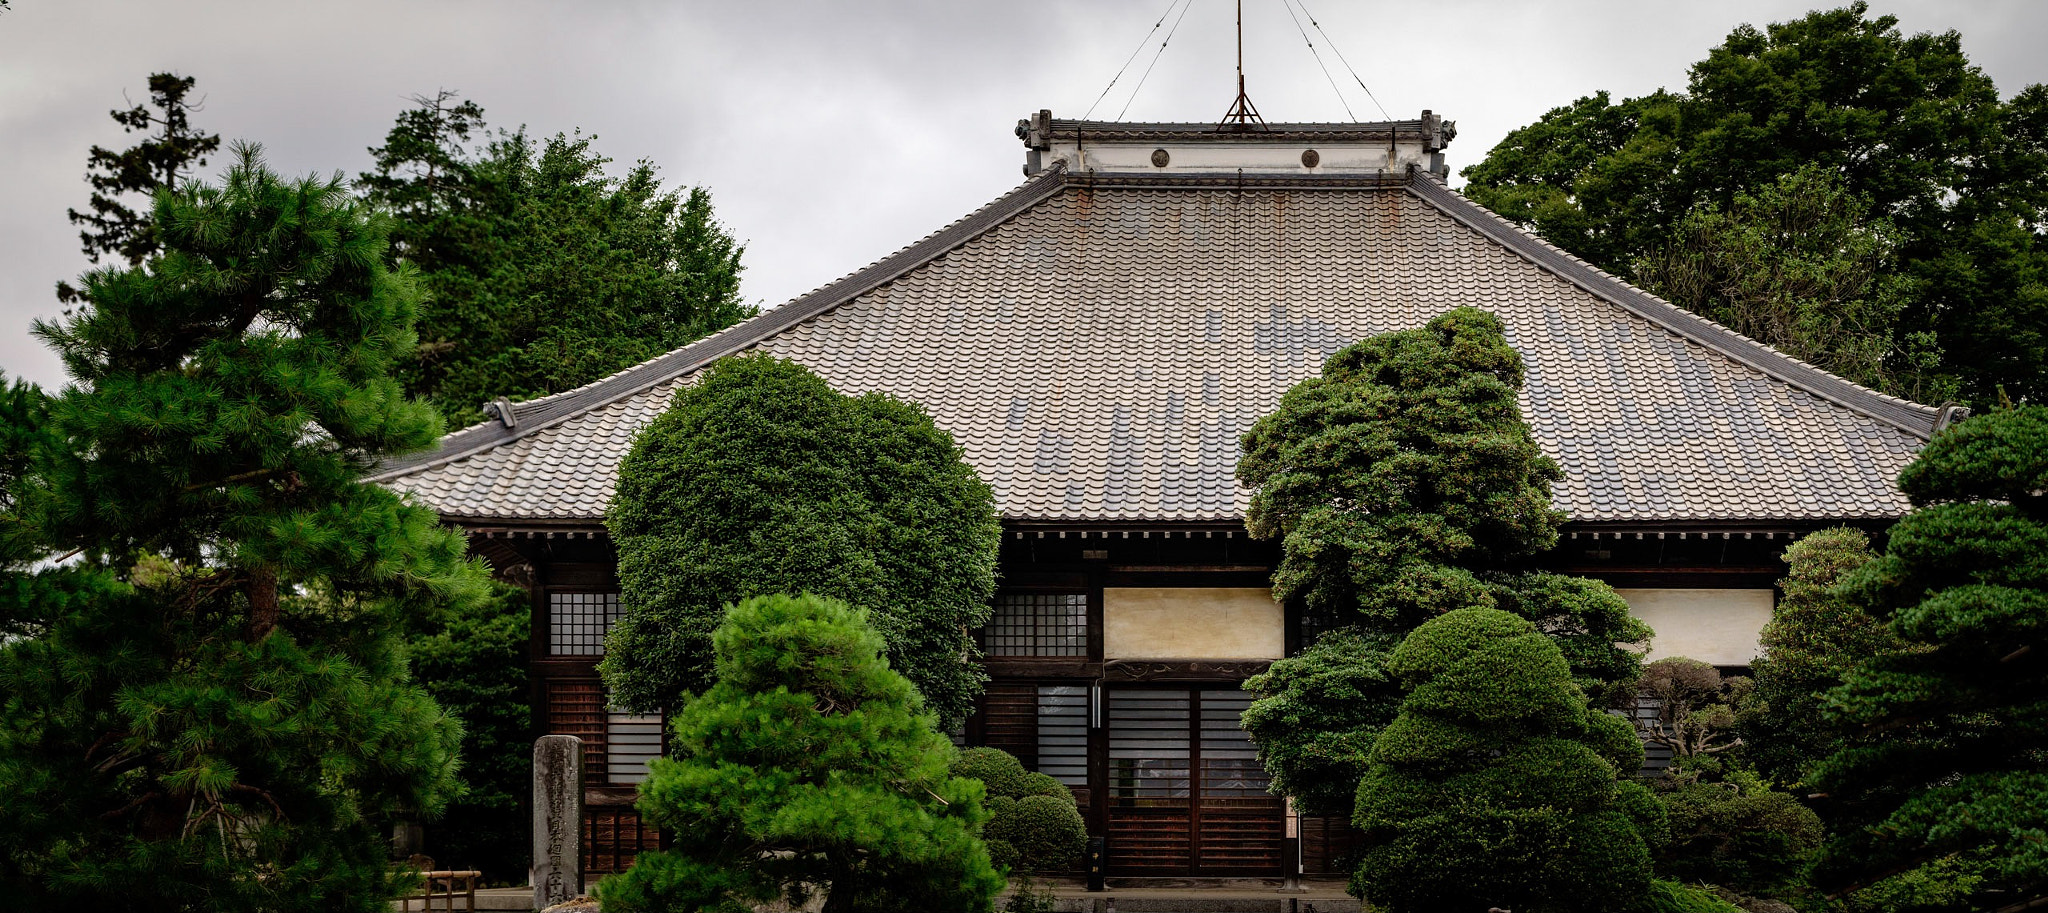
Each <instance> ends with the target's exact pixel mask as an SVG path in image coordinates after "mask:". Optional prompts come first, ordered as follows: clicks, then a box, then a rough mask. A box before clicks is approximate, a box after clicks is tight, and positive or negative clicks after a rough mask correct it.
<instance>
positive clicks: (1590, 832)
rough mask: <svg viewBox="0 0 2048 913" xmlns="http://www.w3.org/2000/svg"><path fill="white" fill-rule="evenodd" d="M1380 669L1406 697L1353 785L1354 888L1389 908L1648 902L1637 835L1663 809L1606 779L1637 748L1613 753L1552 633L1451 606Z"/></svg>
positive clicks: (1599, 716) (1646, 871)
mask: <svg viewBox="0 0 2048 913" xmlns="http://www.w3.org/2000/svg"><path fill="white" fill-rule="evenodd" d="M1387 667H1388V669H1390V670H1391V671H1392V672H1393V673H1394V674H1395V675H1396V676H1398V677H1399V678H1400V680H1401V682H1402V683H1403V684H1404V685H1407V686H1408V687H1409V688H1410V689H1411V690H1410V692H1409V695H1408V698H1407V700H1405V701H1404V702H1403V703H1402V705H1401V713H1400V716H1398V717H1396V718H1395V719H1394V721H1393V722H1392V723H1391V724H1389V725H1388V726H1387V727H1386V729H1385V730H1383V731H1382V732H1381V733H1380V736H1379V739H1378V740H1377V741H1376V742H1375V743H1374V746H1373V754H1372V763H1371V766H1370V767H1369V768H1368V769H1367V772H1366V775H1365V779H1364V780H1363V781H1361V782H1360V784H1359V787H1358V795H1357V802H1356V807H1357V812H1356V815H1355V818H1354V820H1355V821H1356V823H1357V824H1358V826H1359V827H1360V828H1361V829H1362V830H1363V831H1364V834H1365V839H1364V855H1363V860H1362V865H1361V866H1360V867H1359V869H1358V872H1357V874H1356V875H1355V876H1354V877H1353V880H1352V889H1353V891H1354V892H1355V893H1358V894H1359V895H1360V896H1363V897H1365V898H1366V899H1368V900H1370V901H1371V902H1372V903H1373V905H1374V907H1375V908H1376V909H1383V910H1387V911H1390V913H1422V911H1432V913H1433V911H1438V910H1468V909H1469V910H1483V909H1487V908H1489V907H1504V908H1507V909H1512V910H1515V911H1517V913H1567V911H1573V913H1575V911H1580V910H1602V911H1613V913H1620V911H1630V910H1641V909H1643V908H1644V907H1645V906H1646V904H1647V903H1648V901H1647V900H1646V897H1647V895H1648V892H1649V891H1650V859H1649V850H1648V847H1647V845H1646V842H1645V839H1644V833H1645V832H1650V833H1653V834H1654V833H1655V832H1656V831H1657V830H1658V829H1659V825H1660V824H1661V821H1660V820H1659V819H1660V818H1661V815H1660V814H1659V813H1658V812H1659V810H1658V809H1657V808H1656V805H1655V803H1654V802H1644V801H1643V799H1644V796H1643V795H1642V794H1641V792H1640V790H1639V789H1636V788H1626V787H1625V786H1624V785H1623V784H1621V783H1620V782H1619V781H1618V780H1617V770H1618V769H1628V770H1631V771H1632V770H1634V769H1635V767H1636V766H1639V765H1640V764H1641V760H1642V754H1641V751H1642V749H1641V747H1640V746H1637V747H1635V748H1634V750H1633V752H1632V753H1631V752H1624V751H1622V750H1621V749H1620V746H1618V744H1617V743H1616V740H1615V739H1614V738H1612V736H1613V727H1612V725H1611V724H1610V723H1609V722H1608V721H1607V720H1608V717H1607V715H1606V714H1605V713H1603V712H1601V711H1599V710H1597V709H1594V708H1591V707H1589V706H1587V703H1586V697H1585V694H1584V692H1582V691H1581V690H1580V689H1579V687H1578V685H1576V684H1575V683H1574V682H1573V680H1572V674H1571V669H1570V668H1569V666H1568V665H1567V664H1566V662H1565V659H1564V656H1563V655H1562V653H1561V652H1560V651H1559V649H1558V647H1557V645H1556V644H1555V643H1553V642H1552V641H1551V640H1550V638H1548V637H1546V636H1544V635H1543V634H1541V633H1538V632H1537V630H1536V627H1535V625H1533V624H1531V623H1530V622H1529V621H1528V620H1527V619H1524V618H1519V617H1517V616H1514V615H1510V614H1508V613H1506V612H1503V611H1500V610H1498V609H1482V608H1468V609H1458V610H1456V611H1452V612H1447V613H1445V614H1443V615H1441V616H1438V617H1437V618H1436V619H1434V620H1432V621H1429V622H1427V623H1425V624H1423V625H1422V626H1421V627H1419V628H1417V629H1416V630H1415V632H1414V633H1413V634H1411V635H1409V637H1408V638H1407V639H1406V640H1405V641H1403V642H1402V644H1401V645H1400V646H1399V647H1396V648H1395V649H1394V652H1393V654H1392V655H1391V656H1390V657H1389V658H1388V662H1387ZM1610 755H1625V756H1622V757H1610ZM1617 761H1621V762H1625V763H1624V764H1621V765H1617V763H1616V762H1617Z"/></svg>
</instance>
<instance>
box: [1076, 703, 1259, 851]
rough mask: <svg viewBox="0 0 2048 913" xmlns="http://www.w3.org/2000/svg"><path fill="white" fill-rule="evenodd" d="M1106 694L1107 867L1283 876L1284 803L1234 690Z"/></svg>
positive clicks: (1245, 704) (1105, 793)
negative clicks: (1271, 786) (1272, 789)
mask: <svg viewBox="0 0 2048 913" xmlns="http://www.w3.org/2000/svg"><path fill="white" fill-rule="evenodd" d="M1105 698H1106V704H1107V707H1106V710H1107V711H1108V712H1107V713H1106V717H1107V718H1106V720H1105V723H1106V724H1107V726H1106V728H1107V730H1108V732H1107V736H1108V742H1109V745H1108V772H1107V773H1108V781H1107V783H1106V784H1105V786H1106V787H1107V788H1106V789H1105V790H1104V791H1103V792H1104V799H1105V800H1106V801H1105V805H1106V808H1105V809H1104V811H1105V818H1106V833H1105V836H1106V837H1107V838H1108V839H1107V841H1106V846H1105V849H1106V852H1107V858H1106V859H1105V860H1104V861H1105V863H1106V871H1107V874H1108V875H1110V876H1112V877H1162V876H1163V877H1174V876H1186V877H1204V876H1212V877H1262V876H1263V877H1271V876H1276V875H1280V874H1283V873H1284V863H1285V861H1286V860H1285V857H1284V853H1283V851H1284V849H1285V846H1286V841H1285V834H1286V818H1285V807H1284V805H1283V804H1282V802H1281V800H1280V799H1279V797H1277V796H1274V795H1272V794H1270V793H1268V792H1267V791H1266V785H1267V783H1268V777H1267V775H1266V772H1265V770H1264V768H1262V767H1260V765H1259V759H1258V752H1257V751H1256V750H1255V749H1254V748H1253V746H1252V742H1251V737H1250V736H1249V735H1247V734H1246V733H1245V731H1244V729H1243V728H1242V727H1241V726H1240V725H1239V724H1238V719H1239V717H1240V716H1241V715H1242V714H1243V713H1244V709H1245V707H1246V706H1248V705H1250V703H1251V696H1250V695H1248V694H1246V693H1244V692H1242V691H1239V690H1236V689H1234V688H1223V687H1213V686H1212V687H1203V686H1184V687H1167V686H1160V685H1145V686H1132V687H1112V688H1111V689H1109V691H1108V692H1107V694H1106V695H1105Z"/></svg>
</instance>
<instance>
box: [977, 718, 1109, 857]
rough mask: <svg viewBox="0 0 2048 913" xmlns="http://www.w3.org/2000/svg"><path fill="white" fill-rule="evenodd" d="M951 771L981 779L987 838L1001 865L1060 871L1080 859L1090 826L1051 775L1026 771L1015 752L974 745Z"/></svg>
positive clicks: (1069, 792)
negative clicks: (983, 792) (1083, 820)
mask: <svg viewBox="0 0 2048 913" xmlns="http://www.w3.org/2000/svg"><path fill="white" fill-rule="evenodd" d="M952 774H953V776H955V777H967V778H971V779H975V780H980V781H981V783H982V785H983V786H984V787H985V788H986V790H987V796H988V798H987V799H986V800H984V801H983V803H982V806H983V808H985V809H986V810H987V811H988V819H989V820H988V825H987V826H986V827H985V828H983V830H982V839H983V840H984V841H985V842H987V843H988V847H989V858H990V859H991V860H993V861H994V862H995V864H996V866H997V867H998V868H1008V869H1013V870H1017V871H1028V872H1058V871H1064V870H1066V869H1070V868H1072V867H1073V866H1074V865H1075V864H1076V863H1078V862H1079V861H1080V858H1081V850H1082V848H1083V847H1085V846H1086V845H1087V842H1088V827H1087V825H1086V824H1085V823H1084V822H1082V820H1081V812H1080V809H1078V808H1077V807H1076V806H1075V804H1074V793H1073V791H1072V790H1070V789H1068V788H1067V787H1066V784H1063V783H1061V782H1060V781H1058V780H1056V779H1053V778H1052V777H1051V776H1050V775H1047V774H1043V773H1039V772H1037V771H1027V770H1025V769H1024V764H1023V762H1021V761H1018V760H1017V758H1016V756H1015V755H1012V754H1010V753H1009V752H1007V751H1003V750H1001V749H998V748H986V747H983V748H969V749H967V750H966V751H962V752H960V756H959V758H957V759H956V760H954V762H953V768H952Z"/></svg>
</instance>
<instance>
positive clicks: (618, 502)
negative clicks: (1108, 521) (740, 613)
mask: <svg viewBox="0 0 2048 913" xmlns="http://www.w3.org/2000/svg"><path fill="white" fill-rule="evenodd" d="M605 525H606V527H607V528H608V529H610V530H611V534H612V541H614V542H616V543H618V549H619V584H620V602H621V608H622V609H623V612H622V614H621V616H620V618H619V620H618V623H617V624H616V625H615V626H614V627H613V629H612V633H611V635H610V638H609V639H608V640H607V642H606V644H605V658H604V660H603V662H602V664H601V665H600V666H599V669H600V670H601V671H602V672H603V673H604V678H605V683H606V685H608V686H609V687H610V689H611V695H612V700H614V701H616V702H618V703H619V704H620V705H622V706H628V707H634V708H640V709H647V710H655V709H667V708H672V707H675V706H678V705H679V704H680V703H681V701H682V699H683V697H684V696H685V695H687V694H688V693H690V692H693V691H698V690H701V689H703V688H704V687H705V686H706V684H708V679H709V673H710V672H711V666H712V663H711V657H712V650H711V632H712V631H713V630H714V629H715V628H717V627H718V625H719V624H720V623H722V622H723V621H724V619H725V610H726V607H727V606H728V605H730V604H731V602H732V600H734V599H736V598H744V597H748V596H764V595H768V594H771V593H815V594H817V595H820V596H829V597H831V598H834V599H840V600H844V601H846V602H847V603H849V604H851V605H853V606H855V607H857V608H860V609H862V610H864V611H866V612H867V613H868V616H869V620H870V621H871V622H872V623H873V624H874V625H875V627H876V628H877V629H879V630H880V631H881V634H882V638H883V640H884V642H886V643H887V644H888V650H889V663H890V666H891V667H892V668H894V669H896V670H897V671H899V672H901V673H902V674H903V676H904V677H905V678H908V679H910V681H911V683H912V684H913V685H916V686H917V690H918V692H919V693H920V694H922V695H923V697H924V701H925V706H926V707H927V708H929V709H930V710H931V711H932V712H933V713H935V714H937V715H938V717H939V719H940V720H942V721H944V722H945V724H946V725H947V726H949V727H950V726H952V725H954V724H957V723H959V722H961V721H963V720H965V719H966V718H967V714H968V713H970V712H972V711H973V709H974V699H975V698H976V697H977V696H979V695H980V693H981V687H982V682H983V681H984V680H985V675H984V673H983V672H982V670H981V668H980V664H979V663H976V662H973V661H972V657H973V656H974V655H975V646H974V641H973V638H972V637H971V636H969V634H968V631H970V630H972V629H974V628H978V627H980V626H982V625H983V624H985V623H987V621H988V612H989V598H990V597H991V596H992V595H994V593H995V572H996V547H997V545H998V544H999V540H1000V537H1001V535H1002V528H1001V526H1000V523H999V521H998V519H997V516H996V510H995V495H994V494H993V493H992V492H991V491H990V490H989V487H988V485H987V484H986V483H984V482H982V480H981V478H980V476H978V475H976V474H975V472H974V467H972V466H969V465H968V464H967V461H966V459H965V457H964V456H963V455H962V453H961V450H960V447H959V445H958V444H956V443H954V441H953V437H952V435H950V434H947V433H946V432H945V431H944V430H942V429H940V428H939V427H938V426H937V425H934V424H932V420H931V416H929V415H926V414H925V412H924V410H923V409H921V408H919V407H918V406H915V405H912V404H910V403H906V402H903V401H902V400H898V399H895V398H893V397H889V396H884V395H880V394H870V395H867V396H862V397H849V396H846V395H844V394H841V393H839V392H837V391H835V390H833V389H832V388H831V387H830V386H828V385H826V383H825V381H824V379H823V378H820V377H819V376H818V375H816V374H813V373H811V372H810V370H809V369H807V368H805V367H803V366H802V365H799V364H796V363H795V362H792V361H787V360H783V359H776V358H770V357H768V356H766V355H756V356H743V357H738V358H728V359H725V360H723V361H720V362H718V363H717V364H715V365H713V366H711V367H710V368H709V369H708V370H706V371H705V372H704V373H703V374H702V375H701V376H700V377H699V379H698V380H697V382H696V383H694V384H692V385H690V386H688V387H685V388H683V389H681V390H678V391H677V392H676V395H675V399H674V400H673V401H672V402H671V403H670V404H669V408H668V411H667V412H665V413H663V414H662V415H661V416H660V417H659V418H656V419H655V420H654V421H653V422H652V423H650V424H649V425H648V426H647V427H646V428H645V429H643V430H642V431H641V432H640V436H639V438H638V439H636V440H635V441H634V442H633V449H632V451H631V452H630V453H629V454H627V456H626V459H625V462H624V463H622V464H621V465H620V467H619V481H618V486H617V491H616V493H615V494H614V496H613V498H612V503H611V506H610V507H609V508H608V510H607V511H606V515H605Z"/></svg>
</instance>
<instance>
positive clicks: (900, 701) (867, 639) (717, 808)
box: [600, 595, 1003, 913]
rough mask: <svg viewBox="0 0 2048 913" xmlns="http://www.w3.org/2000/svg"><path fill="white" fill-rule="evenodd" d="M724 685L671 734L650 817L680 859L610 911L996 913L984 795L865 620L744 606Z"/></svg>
mask: <svg viewBox="0 0 2048 913" xmlns="http://www.w3.org/2000/svg"><path fill="white" fill-rule="evenodd" d="M713 640H714V644H715V649H716V653H717V660H716V666H717V683H716V684H714V685H713V686H712V687H711V689H710V690H708V691H706V692H705V693H704V694H703V695H702V696H699V697H697V698H694V699H692V700H691V701H690V702H689V703H688V704H685V705H684V706H683V707H682V709H681V710H680V711H679V712H677V713H676V714H675V716H674V718H673V720H672V721H671V724H670V725H671V727H672V730H673V734H674V739H673V742H672V744H671V748H670V754H671V756H672V758H673V759H672V760H671V759H666V758H657V759H655V760H654V761H653V763H652V764H651V765H650V768H651V769H650V775H649V777H648V779H647V781H646V782H645V783H643V784H641V787H640V803H639V808H640V812H641V815H642V816H643V817H644V819H645V820H647V821H648V822H650V823H652V824H654V825H656V826H658V827H660V828H662V829H663V830H664V831H665V832H667V833H668V834H669V835H670V840H671V846H670V847H669V848H668V849H665V850H662V851H660V852H654V853H642V854H641V855H640V857H639V859H638V860H637V861H636V862H635V863H634V864H633V867H632V868H631V869H629V870H627V871H626V872H625V873H624V874H621V875H615V876H612V877H611V878H608V879H606V880H605V882H604V883H603V884H602V885H601V886H600V896H601V898H602V899H603V901H604V906H605V909H607V910H615V911H624V913H630V911H634V910H718V911H729V913H741V911H749V910H753V909H757V905H760V904H766V903H769V902H771V901H776V900H782V899H788V900H791V901H793V903H792V906H798V905H801V904H802V903H803V902H805V901H807V900H808V899H809V898H810V897H811V896H812V895H813V894H814V893H815V892H823V893H824V894H825V895H826V900H825V903H824V907H823V909H824V910H826V911H828V913H847V911H876V913H881V911H898V910H960V911H968V913H971V911H977V910H982V911H985V910H988V909H990V906H991V904H992V902H993V900H994V898H995V895H996V893H997V892H998V891H1000V890H1001V889H1002V887H1003V879H1002V876H1000V875H998V874H997V873H996V871H995V869H994V868H993V867H991V865H990V864H989V859H988V852H987V851H986V850H985V849H984V848H983V847H982V844H981V841H979V840H977V839H976V838H975V831H976V830H977V829H978V828H979V827H981V825H982V824H983V823H984V816H983V813H982V807H981V795H982V793H981V784H980V783H977V782H975V781H973V780H969V779H964V778H959V777H953V776H951V775H949V774H948V773H947V766H948V764H949V763H950V762H951V761H952V760H953V746H952V744H951V743H949V742H947V741H946V737H945V736H943V735H940V734H939V731H938V730H937V729H936V728H934V722H935V721H934V719H933V717H932V716H930V715H929V714H927V713H925V712H923V709H922V702H921V701H920V700H919V699H918V696H917V692H916V691H915V690H914V689H912V688H911V686H910V683H909V682H908V681H907V680H905V679H904V678H903V676H901V675H898V674H896V673H895V672H894V671H892V670H890V668H889V666H888V664H887V663H886V662H884V661H883V659H882V638H881V636H880V635H879V634H877V633H876V632H875V630H874V629H873V628H872V627H871V626H870V625H869V624H868V623H867V618H866V615H865V613H863V612H860V611H858V610H855V609H852V608H849V607H848V606H847V605H846V604H845V603H842V602H839V601H838V600H834V599H826V598H822V597H817V596H796V597H792V596H779V595H777V596H760V597H754V598H750V599H745V600H742V601H741V602H740V603H739V604H738V605H736V606H734V607H733V609H732V611H731V612H730V613H729V614H728V616H727V618H726V621H725V623H724V624H722V625H720V626H719V628H718V631H717V633H716V635H715V636H714V638H713Z"/></svg>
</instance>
